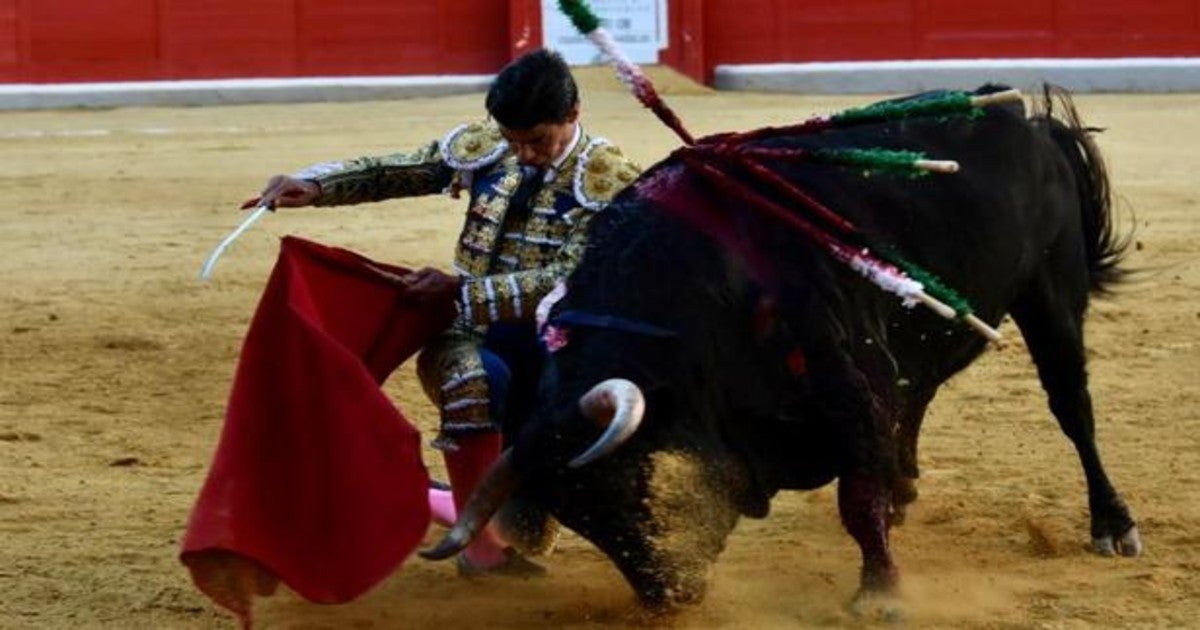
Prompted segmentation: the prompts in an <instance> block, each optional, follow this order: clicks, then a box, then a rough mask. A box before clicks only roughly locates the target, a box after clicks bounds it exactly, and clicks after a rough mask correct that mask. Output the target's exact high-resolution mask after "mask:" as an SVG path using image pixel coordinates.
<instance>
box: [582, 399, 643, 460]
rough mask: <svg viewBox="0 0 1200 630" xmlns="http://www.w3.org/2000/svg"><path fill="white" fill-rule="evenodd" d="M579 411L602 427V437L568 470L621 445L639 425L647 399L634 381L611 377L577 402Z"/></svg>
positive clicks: (602, 455) (606, 453)
mask: <svg viewBox="0 0 1200 630" xmlns="http://www.w3.org/2000/svg"><path fill="white" fill-rule="evenodd" d="M579 410H580V411H582V412H583V415H584V416H587V417H588V418H590V419H592V420H594V421H595V422H596V424H600V425H603V426H604V427H605V430H604V435H601V436H600V439H598V440H596V442H595V443H594V444H592V445H591V447H589V448H588V450H586V451H584V452H583V454H581V455H579V456H578V457H576V458H575V459H572V460H571V461H570V463H568V464H567V465H568V466H570V467H571V468H579V467H580V466H583V465H584V464H588V463H590V462H592V461H594V460H596V459H599V458H601V457H604V456H605V455H608V454H609V453H611V452H613V451H614V450H616V448H617V447H619V446H621V445H622V444H624V443H625V440H628V439H629V436H631V435H633V433H634V432H635V431H637V429H638V425H640V424H641V423H642V416H643V415H645V413H646V397H645V396H643V395H642V390H640V389H638V386H637V385H634V384H633V382H631V381H627V380H625V379H623V378H610V379H608V380H607V381H604V382H603V383H600V384H599V385H596V386H595V387H593V388H592V390H591V391H589V392H588V393H586V394H584V395H583V397H582V398H580V399H579Z"/></svg>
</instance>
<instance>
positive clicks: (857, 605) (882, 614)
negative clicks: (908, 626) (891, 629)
mask: <svg viewBox="0 0 1200 630" xmlns="http://www.w3.org/2000/svg"><path fill="white" fill-rule="evenodd" d="M850 613H851V614H853V615H854V616H855V617H856V618H858V619H860V620H862V621H873V622H883V623H897V624H898V623H903V622H904V620H905V617H906V615H905V612H904V606H903V605H902V603H901V601H900V597H899V596H898V595H896V593H895V592H893V591H890V590H889V591H878V590H874V589H872V590H865V589H860V590H859V591H858V593H857V594H856V595H855V596H854V599H852V600H851V601H850Z"/></svg>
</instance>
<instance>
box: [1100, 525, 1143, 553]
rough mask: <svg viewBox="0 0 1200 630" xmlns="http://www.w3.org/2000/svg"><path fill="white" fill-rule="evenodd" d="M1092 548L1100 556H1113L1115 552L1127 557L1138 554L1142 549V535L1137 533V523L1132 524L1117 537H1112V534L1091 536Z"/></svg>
mask: <svg viewBox="0 0 1200 630" xmlns="http://www.w3.org/2000/svg"><path fill="white" fill-rule="evenodd" d="M1092 549H1093V550H1094V551H1095V552H1096V553H1098V554H1100V555H1102V556H1115V555H1117V554H1120V555H1122V556H1125V557H1129V558H1132V557H1134V556H1140V555H1142V549H1143V547H1142V536H1141V534H1139V533H1138V528H1137V525H1134V526H1133V527H1130V528H1129V529H1128V530H1127V531H1126V532H1125V533H1124V534H1122V535H1121V536H1119V537H1117V538H1113V537H1112V536H1101V537H1099V538H1093V539H1092Z"/></svg>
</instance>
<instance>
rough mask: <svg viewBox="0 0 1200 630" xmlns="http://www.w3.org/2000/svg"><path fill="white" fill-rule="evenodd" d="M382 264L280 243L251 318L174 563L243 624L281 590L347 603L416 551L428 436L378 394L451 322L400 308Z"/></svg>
mask: <svg viewBox="0 0 1200 630" xmlns="http://www.w3.org/2000/svg"><path fill="white" fill-rule="evenodd" d="M368 265H374V266H375V267H376V268H377V269H382V270H384V271H386V272H390V273H394V274H398V275H402V274H404V273H407V270H406V269H401V268H398V267H394V266H390V265H385V264H380V263H374V262H372V261H369V260H368V259H366V258H364V257H362V256H359V255H357V254H354V253H352V252H349V251H346V250H342V249H335V248H330V247H325V246H322V245H319V244H316V243H312V242H309V241H305V240H302V239H298V238H294V237H286V238H284V239H283V243H282V248H281V251H280V255H279V260H278V261H277V262H276V265H275V269H274V271H273V272H272V273H271V277H270V280H269V282H268V283H267V287H266V289H265V291H264V293H263V296H262V300H261V301H260V303H259V305H258V310H257V311H256V312H255V314H254V319H253V321H252V322H251V323H250V329H249V332H248V333H247V335H246V339H245V341H244V343H243V346H242V354H241V358H240V360H239V362H238V367H237V373H236V376H235V377H234V381H233V391H232V393H231V395H230V398H229V407H228V410H227V412H226V417H225V426H224V429H223V431H222V433H221V438H220V442H219V444H218V446H217V451H216V454H215V456H214V458H213V463H212V467H211V469H210V471H209V474H208V478H207V480H206V481H205V483H204V487H203V489H202V490H201V492H200V495H199V497H198V499H197V501H196V505H195V508H194V509H193V511H192V515H191V519H190V520H189V522H188V527H187V532H186V534H185V536H184V540H183V549H182V553H181V555H180V559H181V560H182V562H183V563H184V564H185V565H187V567H188V568H189V569H190V570H191V573H192V579H193V580H194V581H195V583H196V586H197V587H198V588H199V589H200V590H201V591H203V592H204V593H205V594H207V595H208V596H209V597H211V598H212V599H213V600H214V601H216V602H217V603H218V604H220V605H222V606H224V607H226V608H228V609H230V610H231V611H233V612H234V613H236V614H237V615H238V616H239V617H240V618H241V619H242V621H243V622H244V623H247V624H248V623H249V619H250V607H251V598H252V596H253V595H254V594H259V595H266V594H269V593H270V592H272V591H273V590H274V587H275V585H276V584H277V582H278V581H279V580H282V581H283V582H284V583H285V584H287V585H288V586H289V587H290V588H292V589H293V590H295V591H296V592H297V593H299V594H300V595H302V596H303V597H305V598H307V599H309V600H311V601H314V602H319V603H338V602H345V601H348V600H351V599H353V598H355V597H357V596H358V595H360V594H362V593H363V592H365V591H366V590H368V589H369V588H371V587H372V586H373V585H375V584H376V583H378V582H379V581H380V580H382V579H383V578H384V577H386V576H387V575H388V574H389V573H391V572H392V571H393V570H395V568H396V567H397V566H398V565H399V564H400V563H401V562H403V561H404V559H405V558H406V557H407V556H408V555H409V554H410V553H411V552H412V551H413V549H414V548H415V547H416V546H417V545H418V544H419V543H420V541H421V538H422V537H423V536H424V534H425V531H426V528H427V527H428V524H429V518H430V515H429V506H428V502H427V500H426V499H427V497H426V493H427V491H428V487H429V476H428V473H427V471H426V469H425V466H424V464H423V463H422V461H421V454H420V436H419V435H418V432H417V430H416V429H415V428H414V427H413V426H412V425H410V424H409V423H408V421H407V420H405V418H404V416H403V415H402V414H401V413H400V411H399V410H398V409H397V408H396V407H395V406H394V405H393V404H392V403H391V401H390V400H389V399H388V398H387V397H386V396H385V395H384V394H383V392H382V391H381V390H380V385H381V384H382V383H383V381H384V380H385V379H387V377H388V375H389V374H390V373H391V372H392V371H393V370H394V369H395V368H396V367H397V366H399V365H400V364H401V363H402V362H403V361H404V360H405V359H407V358H408V357H410V356H412V355H413V354H414V353H415V352H416V351H417V350H419V349H420V348H421V347H422V346H423V345H425V344H426V343H427V342H428V341H429V339H430V338H432V337H433V336H434V335H436V334H437V333H438V332H440V331H441V330H443V329H444V328H445V327H446V326H447V325H448V324H449V323H450V321H451V319H452V318H453V316H454V306H453V303H452V302H449V301H448V302H447V303H446V304H444V305H437V306H436V307H432V308H431V307H429V306H428V305H423V306H420V307H418V306H416V305H413V304H409V303H405V302H402V301H400V300H398V299H397V295H398V294H397V288H396V287H395V286H394V285H393V284H392V283H391V282H390V281H389V280H387V279H385V278H384V277H382V276H381V275H380V274H379V273H378V272H377V271H374V270H372V269H371V268H369V267H368Z"/></svg>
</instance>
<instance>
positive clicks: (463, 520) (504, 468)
mask: <svg viewBox="0 0 1200 630" xmlns="http://www.w3.org/2000/svg"><path fill="white" fill-rule="evenodd" d="M516 487H517V475H516V472H515V471H514V470H513V465H512V449H511V448H507V449H504V452H503V453H501V454H500V457H499V458H497V459H496V463H494V464H492V467H491V468H489V469H488V471H487V474H486V475H484V477H483V480H482V481H480V482H479V486H478V487H476V488H475V491H474V492H472V493H471V498H470V499H468V500H467V504H466V505H464V506H463V509H462V511H461V512H459V513H458V520H456V521H454V527H451V528H450V531H448V532H446V535H445V536H444V537H442V540H441V542H439V543H438V544H437V545H434V546H433V548H431V549H424V550H422V551H420V552H419V553H420V554H421V557H422V558H425V559H426V560H445V559H446V558H449V557H450V556H453V555H454V554H456V553H458V552H460V551H462V550H463V549H466V548H467V545H470V544H471V541H473V540H475V537H476V536H478V535H479V532H481V531H483V528H484V527H485V526H486V525H487V524H488V521H490V520H492V516H493V515H495V514H496V511H497V510H499V509H500V506H501V505H503V504H504V502H505V501H507V500H508V497H509V496H510V495H512V493H513V489H515V488H516Z"/></svg>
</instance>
